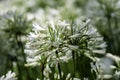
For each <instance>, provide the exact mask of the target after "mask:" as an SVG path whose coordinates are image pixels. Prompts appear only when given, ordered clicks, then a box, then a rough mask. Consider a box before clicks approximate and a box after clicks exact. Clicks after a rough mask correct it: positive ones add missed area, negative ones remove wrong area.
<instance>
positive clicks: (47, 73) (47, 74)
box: [43, 65, 52, 78]
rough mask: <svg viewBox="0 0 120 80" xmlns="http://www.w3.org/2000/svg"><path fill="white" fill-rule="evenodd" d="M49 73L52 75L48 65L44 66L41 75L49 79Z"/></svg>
mask: <svg viewBox="0 0 120 80" xmlns="http://www.w3.org/2000/svg"><path fill="white" fill-rule="evenodd" d="M50 73H52V71H51V69H50V67H49V65H46V67H45V69H44V72H43V74H44V76H45V77H47V78H49V74H50Z"/></svg>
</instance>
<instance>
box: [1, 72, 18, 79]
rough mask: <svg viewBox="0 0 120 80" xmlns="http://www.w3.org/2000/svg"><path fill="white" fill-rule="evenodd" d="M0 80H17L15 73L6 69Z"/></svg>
mask: <svg viewBox="0 0 120 80" xmlns="http://www.w3.org/2000/svg"><path fill="white" fill-rule="evenodd" d="M0 80H17V78H16V74H15V73H14V72H12V71H8V73H7V74H6V75H3V76H2V77H1V78H0Z"/></svg>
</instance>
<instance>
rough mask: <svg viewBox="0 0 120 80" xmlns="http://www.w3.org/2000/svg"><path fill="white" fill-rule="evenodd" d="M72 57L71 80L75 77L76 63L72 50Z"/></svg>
mask: <svg viewBox="0 0 120 80" xmlns="http://www.w3.org/2000/svg"><path fill="white" fill-rule="evenodd" d="M72 59H73V76H72V80H73V78H74V77H75V67H76V65H75V53H74V51H72Z"/></svg>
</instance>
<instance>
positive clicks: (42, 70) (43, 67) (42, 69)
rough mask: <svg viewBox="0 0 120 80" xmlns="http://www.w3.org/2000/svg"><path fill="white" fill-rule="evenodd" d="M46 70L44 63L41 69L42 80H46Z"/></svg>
mask: <svg viewBox="0 0 120 80" xmlns="http://www.w3.org/2000/svg"><path fill="white" fill-rule="evenodd" d="M44 69H45V64H44V63H43V65H42V68H41V72H42V76H41V80H44V74H43V72H44Z"/></svg>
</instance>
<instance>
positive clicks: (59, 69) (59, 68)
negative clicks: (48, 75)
mask: <svg viewBox="0 0 120 80" xmlns="http://www.w3.org/2000/svg"><path fill="white" fill-rule="evenodd" d="M56 56H57V58H59V56H58V51H56ZM57 66H58V71H59V75H60V80H62V74H61V67H60V63H59V62H58V64H57Z"/></svg>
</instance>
